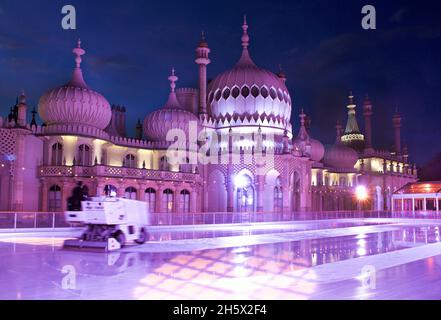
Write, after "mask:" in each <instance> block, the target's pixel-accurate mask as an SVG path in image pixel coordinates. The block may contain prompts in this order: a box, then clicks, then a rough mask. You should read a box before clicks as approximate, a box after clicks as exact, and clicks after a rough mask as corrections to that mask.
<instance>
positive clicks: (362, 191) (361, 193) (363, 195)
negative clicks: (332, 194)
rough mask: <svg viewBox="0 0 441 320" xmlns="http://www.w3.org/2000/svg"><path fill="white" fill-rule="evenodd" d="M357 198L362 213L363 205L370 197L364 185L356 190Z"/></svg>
mask: <svg viewBox="0 0 441 320" xmlns="http://www.w3.org/2000/svg"><path fill="white" fill-rule="evenodd" d="M355 197H356V198H357V203H358V210H359V211H361V209H362V203H363V202H364V201H366V200H367V199H368V197H369V194H368V190H367V188H366V186H364V185H358V186H357V187H356V188H355Z"/></svg>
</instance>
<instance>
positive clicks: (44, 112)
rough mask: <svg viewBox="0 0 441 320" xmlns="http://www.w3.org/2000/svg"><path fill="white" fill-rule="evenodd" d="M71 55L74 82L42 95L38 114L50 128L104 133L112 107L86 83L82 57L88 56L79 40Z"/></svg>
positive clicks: (72, 80)
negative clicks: (74, 128)
mask: <svg viewBox="0 0 441 320" xmlns="http://www.w3.org/2000/svg"><path fill="white" fill-rule="evenodd" d="M72 52H73V53H74V54H75V62H76V67H75V69H74V72H73V74H72V78H71V80H70V81H69V82H68V83H67V84H65V85H63V86H61V87H57V88H54V89H51V90H49V91H47V92H46V93H45V94H43V96H42V97H41V98H40V101H39V103H38V113H39V115H40V117H41V119H43V121H44V123H45V124H47V126H48V128H50V127H51V126H52V127H55V126H57V125H68V126H71V127H77V128H79V129H80V131H84V130H87V131H90V129H98V130H103V129H105V128H106V127H107V125H108V124H109V122H110V119H111V116H112V113H111V110H110V104H109V102H108V101H107V100H106V99H105V98H104V97H103V96H102V95H101V94H99V93H98V92H96V91H93V90H92V89H90V88H89V87H88V86H87V84H86V82H85V81H84V78H83V72H82V70H81V67H80V66H81V61H82V60H81V56H82V55H84V54H85V53H86V52H85V51H84V50H83V49H82V48H81V41H80V40H78V45H77V47H76V48H74V49H73V51H72Z"/></svg>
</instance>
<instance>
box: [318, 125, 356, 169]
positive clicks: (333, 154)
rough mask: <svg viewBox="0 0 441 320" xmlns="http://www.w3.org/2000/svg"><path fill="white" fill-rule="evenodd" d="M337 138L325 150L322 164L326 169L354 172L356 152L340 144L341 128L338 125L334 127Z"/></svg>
mask: <svg viewBox="0 0 441 320" xmlns="http://www.w3.org/2000/svg"><path fill="white" fill-rule="evenodd" d="M336 129H337V138H336V141H335V144H334V145H333V146H331V147H330V148H329V149H327V150H326V152H325V156H324V158H323V164H324V165H325V166H326V167H331V168H336V169H343V170H354V166H355V164H356V163H357V161H358V154H357V152H356V151H355V150H354V149H352V148H349V147H346V146H345V145H343V143H342V142H341V132H342V127H341V125H340V124H337V125H336Z"/></svg>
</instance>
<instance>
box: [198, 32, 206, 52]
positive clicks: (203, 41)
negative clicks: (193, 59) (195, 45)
mask: <svg viewBox="0 0 441 320" xmlns="http://www.w3.org/2000/svg"><path fill="white" fill-rule="evenodd" d="M199 48H208V44H207V41H206V40H205V31H204V30H202V31H201V39H200V40H199Z"/></svg>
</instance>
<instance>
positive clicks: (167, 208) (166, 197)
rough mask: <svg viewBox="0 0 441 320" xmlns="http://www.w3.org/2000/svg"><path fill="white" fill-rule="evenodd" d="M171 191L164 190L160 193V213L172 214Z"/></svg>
mask: <svg viewBox="0 0 441 320" xmlns="http://www.w3.org/2000/svg"><path fill="white" fill-rule="evenodd" d="M173 205H174V204H173V190H171V189H165V190H164V192H163V193H162V212H167V213H169V212H173Z"/></svg>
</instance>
